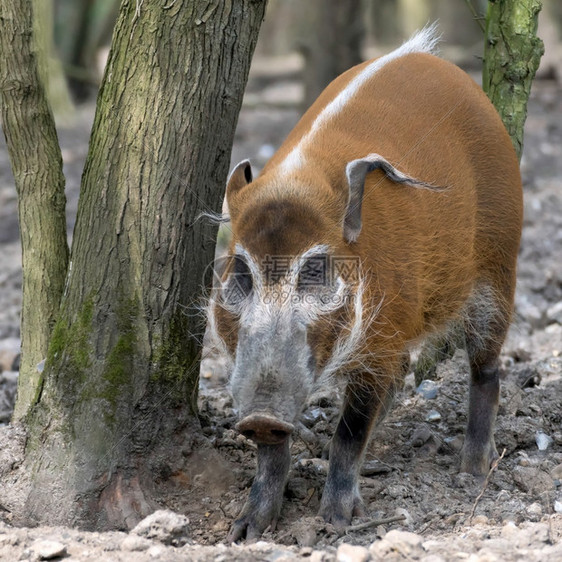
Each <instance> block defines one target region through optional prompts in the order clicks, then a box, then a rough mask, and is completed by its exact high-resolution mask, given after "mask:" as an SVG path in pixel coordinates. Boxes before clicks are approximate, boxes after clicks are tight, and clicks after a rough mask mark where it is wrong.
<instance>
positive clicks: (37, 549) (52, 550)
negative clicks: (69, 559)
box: [31, 540, 66, 560]
mask: <svg viewBox="0 0 562 562" xmlns="http://www.w3.org/2000/svg"><path fill="white" fill-rule="evenodd" d="M31 551H32V552H33V553H34V554H36V555H37V556H38V557H39V560H52V559H53V558H60V557H61V556H66V546H65V545H64V544H62V543H60V542H58V541H50V540H39V541H35V542H34V543H33V544H32V545H31Z"/></svg>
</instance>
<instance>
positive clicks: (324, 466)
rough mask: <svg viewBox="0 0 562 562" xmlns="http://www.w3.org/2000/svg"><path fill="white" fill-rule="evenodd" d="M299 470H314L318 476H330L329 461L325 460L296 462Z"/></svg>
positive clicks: (301, 460)
mask: <svg viewBox="0 0 562 562" xmlns="http://www.w3.org/2000/svg"><path fill="white" fill-rule="evenodd" d="M296 465H297V466H298V467H299V468H305V469H308V470H310V469H312V470H313V471H314V472H315V473H316V474H320V475H322V476H325V475H326V474H328V461H325V460H324V459H300V460H298V461H297V462H296Z"/></svg>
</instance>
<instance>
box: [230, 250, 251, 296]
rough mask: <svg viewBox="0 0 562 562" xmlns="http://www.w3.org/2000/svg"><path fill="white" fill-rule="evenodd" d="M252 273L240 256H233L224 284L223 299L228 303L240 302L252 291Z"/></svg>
mask: <svg viewBox="0 0 562 562" xmlns="http://www.w3.org/2000/svg"><path fill="white" fill-rule="evenodd" d="M252 286H253V283H252V274H251V273H250V268H249V267H248V264H247V263H246V262H245V261H244V259H243V258H241V257H240V256H234V257H233V264H232V270H231V273H230V275H229V276H228V281H227V283H226V286H225V292H224V299H225V301H226V302H227V303H228V304H234V305H236V304H239V303H241V302H242V301H243V300H244V299H245V298H246V297H247V296H248V295H249V294H250V293H251V291H252Z"/></svg>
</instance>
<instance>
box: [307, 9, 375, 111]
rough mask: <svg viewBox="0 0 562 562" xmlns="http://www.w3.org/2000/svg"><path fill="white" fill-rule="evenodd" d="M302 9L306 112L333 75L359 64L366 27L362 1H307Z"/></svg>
mask: <svg viewBox="0 0 562 562" xmlns="http://www.w3.org/2000/svg"><path fill="white" fill-rule="evenodd" d="M302 9H303V14H304V20H305V21H306V26H305V27H304V29H303V33H306V36H303V38H302V40H301V41H300V46H301V50H302V53H303V56H304V59H305V66H304V89H305V92H304V107H303V109H305V110H306V109H308V108H309V107H310V105H311V104H312V103H313V102H314V101H315V100H316V98H317V97H318V96H319V95H320V93H321V92H322V90H323V89H324V88H325V87H326V86H327V85H328V84H329V83H330V82H331V81H332V80H333V79H334V78H335V77H336V76H339V75H340V74H341V73H342V72H344V71H346V70H347V69H349V68H351V67H352V66H355V65H356V64H359V63H360V62H361V61H362V58H361V47H362V43H363V39H364V36H365V27H364V17H363V16H364V12H363V0H346V1H345V2H342V1H341V0H307V2H306V3H303V8H302Z"/></svg>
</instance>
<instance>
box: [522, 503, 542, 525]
mask: <svg viewBox="0 0 562 562" xmlns="http://www.w3.org/2000/svg"><path fill="white" fill-rule="evenodd" d="M525 511H526V512H527V514H528V515H529V516H530V517H531V521H538V520H539V519H540V518H541V516H542V507H541V504H540V503H538V502H535V503H532V504H531V505H528V506H527V508H526V509H525Z"/></svg>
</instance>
